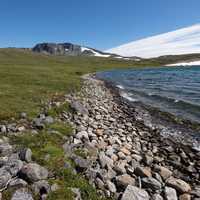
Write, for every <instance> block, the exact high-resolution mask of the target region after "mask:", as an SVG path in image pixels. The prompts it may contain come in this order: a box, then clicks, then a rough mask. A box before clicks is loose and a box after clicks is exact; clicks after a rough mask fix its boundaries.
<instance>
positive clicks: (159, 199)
mask: <svg viewBox="0 0 200 200" xmlns="http://www.w3.org/2000/svg"><path fill="white" fill-rule="evenodd" d="M152 200H163V197H162V196H161V195H160V194H154V195H153V196H152Z"/></svg>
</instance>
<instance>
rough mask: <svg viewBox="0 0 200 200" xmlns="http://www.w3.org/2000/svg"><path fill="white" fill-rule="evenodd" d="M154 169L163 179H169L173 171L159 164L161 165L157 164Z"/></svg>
mask: <svg viewBox="0 0 200 200" xmlns="http://www.w3.org/2000/svg"><path fill="white" fill-rule="evenodd" d="M154 170H155V172H157V173H159V174H160V176H161V177H162V178H163V180H166V179H168V178H169V177H170V176H171V175H172V172H171V171H170V170H169V169H167V168H166V167H162V166H159V165H156V166H155V168H154Z"/></svg>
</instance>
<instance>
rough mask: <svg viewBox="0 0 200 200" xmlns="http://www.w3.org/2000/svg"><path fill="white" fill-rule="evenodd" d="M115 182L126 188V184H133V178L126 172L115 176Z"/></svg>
mask: <svg viewBox="0 0 200 200" xmlns="http://www.w3.org/2000/svg"><path fill="white" fill-rule="evenodd" d="M116 184H117V186H118V187H119V188H120V187H122V188H126V187H127V186H128V185H135V179H134V178H133V177H131V176H130V175H128V174H124V175H121V176H117V177H116Z"/></svg>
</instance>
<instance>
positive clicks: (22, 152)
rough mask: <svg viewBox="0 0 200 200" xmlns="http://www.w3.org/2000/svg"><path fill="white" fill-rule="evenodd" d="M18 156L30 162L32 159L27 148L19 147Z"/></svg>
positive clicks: (30, 152)
mask: <svg viewBox="0 0 200 200" xmlns="http://www.w3.org/2000/svg"><path fill="white" fill-rule="evenodd" d="M19 158H20V159H21V160H22V161H26V162H31V160H32V151H31V149H29V148H25V149H21V150H20V152H19Z"/></svg>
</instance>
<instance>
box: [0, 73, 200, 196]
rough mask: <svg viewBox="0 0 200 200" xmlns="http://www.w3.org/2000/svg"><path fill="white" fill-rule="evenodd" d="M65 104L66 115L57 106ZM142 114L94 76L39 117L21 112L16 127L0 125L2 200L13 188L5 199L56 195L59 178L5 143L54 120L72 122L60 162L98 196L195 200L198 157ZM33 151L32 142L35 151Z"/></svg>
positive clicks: (26, 151)
mask: <svg viewBox="0 0 200 200" xmlns="http://www.w3.org/2000/svg"><path fill="white" fill-rule="evenodd" d="M65 103H67V104H69V106H70V110H65V109H64V108H63V107H62V104H65ZM52 107H56V108H57V109H58V108H59V109H60V112H59V115H58V116H54V117H53V116H51V115H49V114H48V112H47V110H48V109H50V108H51V109H52ZM139 112H140V111H139V110H138V109H136V107H134V103H132V104H130V103H129V102H128V101H127V100H126V99H124V98H123V97H121V96H120V94H119V91H118V89H117V88H115V87H113V86H112V85H111V84H109V83H106V82H104V81H102V80H98V79H97V78H96V77H95V75H85V76H83V81H82V88H81V90H80V91H79V92H76V93H72V94H68V95H65V97H64V99H62V101H61V100H59V99H57V100H54V101H52V102H49V103H48V105H46V107H45V108H44V109H43V112H41V113H40V114H39V115H38V117H37V118H35V119H33V120H31V121H30V120H28V119H27V116H26V113H21V119H20V120H19V121H18V122H17V123H12V124H11V123H5V124H4V125H1V134H2V137H1V138H2V139H1V140H0V153H1V159H0V165H1V168H0V174H1V176H0V186H1V188H0V191H1V192H2V194H3V197H2V199H4V192H5V191H6V190H8V189H9V190H10V189H12V192H11V195H10V198H9V199H12V200H19V199H20V200H32V199H48V195H49V197H51V194H52V193H51V192H55V191H59V187H60V186H59V184H58V183H54V182H52V179H53V180H54V179H56V175H55V172H52V171H51V169H48V168H47V167H46V166H42V165H41V164H38V163H37V162H35V160H34V159H32V149H31V148H17V146H16V144H15V142H14V143H13V141H12V140H11V141H10V137H11V138H12V136H20V135H21V134H23V133H25V135H27V134H29V135H27V136H28V137H31V136H33V137H35V136H36V137H39V136H40V134H41V133H40V130H44V129H45V128H48V127H49V125H50V124H52V123H55V122H59V123H61V122H62V123H63V124H64V125H65V124H66V125H67V124H71V127H72V128H73V134H71V136H69V137H66V136H62V137H61V141H59V144H60V143H61V144H63V145H62V147H61V148H62V149H63V152H64V154H61V156H62V157H64V158H67V161H66V160H65V162H64V163H63V164H62V163H61V164H62V165H64V166H63V167H64V168H65V169H70V170H72V173H73V174H74V175H77V174H80V175H81V176H83V177H84V178H85V179H87V180H88V181H89V183H90V185H92V186H93V187H94V188H96V190H97V193H98V194H99V196H100V197H102V198H105V199H116V200H162V199H164V200H176V199H179V200H190V199H194V200H198V199H200V181H199V180H200V152H199V151H197V149H195V148H193V146H192V145H191V143H190V142H187V141H183V140H182V141H180V139H176V138H175V137H172V136H168V137H164V136H163V135H162V133H161V132H160V129H158V128H156V127H154V126H150V125H149V124H148V123H145V121H146V117H145V116H146V115H145V113H143V112H142V111H141V113H139ZM138 116H139V117H138ZM27 132H28V133H27ZM48 135H51V136H52V135H53V140H55V141H56V140H57V138H59V137H60V135H61V133H60V132H58V131H56V130H54V129H52V128H51V129H49V128H48V131H47V135H46V136H48ZM48 137H49V136H48ZM30 140H31V139H30ZM46 140H47V139H46ZM51 140H52V139H51ZM44 141H45V140H44ZM37 142H39V141H38V139H37ZM26 145H27V144H26V143H25V146H26ZM35 146H37V145H36V143H34V141H33V146H32V147H33V148H34V147H35ZM36 148H37V147H36ZM34 151H35V150H34ZM50 156H51V154H45V157H44V160H45V161H46V160H47V161H48V159H50ZM41 159H43V158H40V160H41ZM33 160H34V161H33ZM36 160H37V159H36ZM59 162H60V161H59ZM50 163H51V159H50ZM57 170H58V171H59V170H62V169H59V168H58V169H57ZM57 178H58V177H57ZM65 189H66V188H65ZM70 190H71V191H72V193H73V194H74V199H76V200H81V199H85V198H83V196H82V195H83V194H82V193H81V191H80V188H78V187H76V188H70ZM33 194H34V195H36V196H37V198H35V196H34V195H33ZM0 199H1V198H0ZM7 199H8V198H6V200H7ZM50 199H51V198H50Z"/></svg>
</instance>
